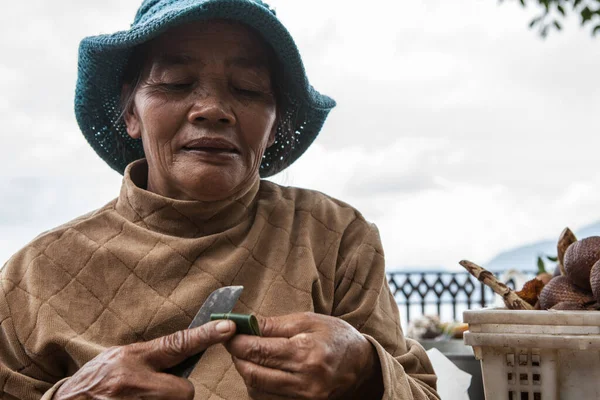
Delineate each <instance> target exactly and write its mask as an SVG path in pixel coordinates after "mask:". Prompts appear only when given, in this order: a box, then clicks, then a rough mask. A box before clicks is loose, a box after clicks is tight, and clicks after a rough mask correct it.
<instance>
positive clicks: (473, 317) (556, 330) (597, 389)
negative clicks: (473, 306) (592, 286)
mask: <svg viewBox="0 0 600 400" xmlns="http://www.w3.org/2000/svg"><path fill="white" fill-rule="evenodd" d="M463 319H464V322H466V323H468V324H469V330H468V331H467V332H465V335H464V338H465V344H467V345H469V346H473V351H474V353H475V357H476V358H477V359H478V360H481V370H482V375H483V386H484V391H485V398H486V400H580V399H581V400H595V399H600V311H521V310H506V309H483V310H469V311H465V312H464V314H463Z"/></svg>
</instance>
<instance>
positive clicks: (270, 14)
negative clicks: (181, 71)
mask: <svg viewBox="0 0 600 400" xmlns="http://www.w3.org/2000/svg"><path fill="white" fill-rule="evenodd" d="M209 19H227V20H233V21H237V22H240V23H243V24H245V25H247V26H249V27H251V28H253V29H254V30H255V31H257V32H258V33H259V34H260V35H261V36H262V37H263V39H264V40H265V42H266V43H268V44H269V45H270V46H271V47H272V49H273V51H274V53H275V55H276V57H277V58H278V62H279V64H280V65H281V69H282V75H283V77H282V82H281V83H282V91H283V93H282V97H283V98H284V99H285V101H284V102H283V103H284V104H285V105H284V109H283V110H282V112H280V113H279V114H280V116H281V118H280V119H279V120H278V127H277V135H276V139H275V143H274V144H273V145H272V146H271V147H269V148H267V150H266V151H265V154H264V157H263V160H262V163H261V165H260V175H261V176H262V177H268V176H271V175H274V174H276V173H278V172H280V171H281V170H283V169H285V168H287V167H288V166H289V165H291V164H292V163H293V162H294V161H296V160H297V159H298V157H300V156H301V155H302V154H303V153H304V152H305V151H306V149H307V148H308V147H309V146H310V144H311V143H312V142H313V141H314V140H315V138H316V137H317V135H318V134H319V131H320V130H321V127H322V126H323V123H324V122H325V119H326V118H327V115H328V114H329V111H330V110H331V109H332V108H333V107H335V101H334V100H333V99H331V98H329V97H327V96H325V95H322V94H320V93H319V92H317V91H316V90H315V89H314V88H313V87H312V86H311V85H310V84H309V82H308V78H307V77H306V73H305V70H304V65H303V63H302V59H301V57H300V53H299V52H298V48H297V47H296V44H295V43H294V40H293V39H292V37H291V35H290V34H289V32H288V31H287V29H286V28H285V27H284V26H283V25H282V23H281V22H280V21H279V19H278V18H277V16H276V14H275V11H274V10H272V9H271V8H270V7H269V6H268V5H267V4H265V3H264V2H262V1H261V0H145V1H144V2H143V3H142V5H141V7H140V8H139V10H138V12H137V15H136V17H135V20H134V22H133V24H132V25H131V28H130V29H129V30H128V31H121V32H117V33H114V34H111V35H100V36H92V37H87V38H85V39H83V40H82V41H81V44H80V46H79V69H78V79H77V87H76V90H75V116H76V118H77V122H78V124H79V127H80V129H81V131H82V132H83V135H84V136H85V138H86V139H87V141H88V142H89V144H90V145H91V146H92V147H93V149H94V150H95V151H96V153H98V155H99V156H100V157H101V158H102V159H103V160H104V161H106V163H108V165H110V166H111V167H112V168H113V169H114V170H116V171H118V172H119V173H121V174H122V173H123V171H124V170H125V167H126V166H127V165H128V164H129V163H130V162H132V161H134V160H137V159H140V158H143V157H144V149H143V147H142V142H141V140H140V139H132V138H131V137H130V136H129V135H128V134H127V131H126V128H125V123H124V121H123V119H122V118H121V89H122V86H123V79H124V74H125V72H126V68H127V65H128V62H129V60H130V57H131V56H132V54H133V52H134V49H135V48H136V47H137V46H139V45H141V44H143V43H145V42H148V41H149V40H151V39H153V38H155V37H157V36H159V35H160V34H161V33H163V32H165V31H166V30H168V29H170V28H173V27H175V26H177V25H181V24H184V23H187V22H191V21H203V20H209Z"/></svg>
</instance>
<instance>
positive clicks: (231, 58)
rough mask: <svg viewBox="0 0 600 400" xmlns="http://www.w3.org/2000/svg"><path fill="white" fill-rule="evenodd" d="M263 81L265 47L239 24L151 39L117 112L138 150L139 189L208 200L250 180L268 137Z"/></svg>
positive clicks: (197, 26) (267, 94)
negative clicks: (142, 183) (127, 99)
mask: <svg viewBox="0 0 600 400" xmlns="http://www.w3.org/2000/svg"><path fill="white" fill-rule="evenodd" d="M271 75H272V74H271V71H270V67H269V56H268V51H267V47H266V45H265V44H264V43H263V42H262V40H261V39H260V38H259V37H258V36H257V34H255V33H254V32H253V31H251V30H250V29H248V28H246V27H245V26H243V25H241V24H236V23H232V22H226V21H211V22H203V23H193V24H188V25H184V26H181V27H177V28H175V29H172V30H170V31H169V32H167V33H166V34H163V35H162V36H160V37H159V38H157V39H156V40H154V41H153V42H152V43H151V44H150V45H149V50H148V56H147V58H146V61H145V66H144V67H143V71H142V76H141V82H140V84H139V85H138V87H137V89H136V91H135V93H134V95H133V102H132V104H131V106H130V107H128V109H127V110H126V111H125V123H126V125H127V132H128V133H129V135H130V136H131V137H133V138H142V142H143V145H144V151H145V153H146V158H147V160H148V187H147V189H148V190H150V191H152V192H155V193H158V194H160V195H163V196H166V197H171V198H176V199H181V200H204V201H211V200H219V199H224V198H227V197H228V196H230V195H232V194H234V193H236V191H237V190H238V189H240V188H242V187H244V186H245V185H246V184H248V183H249V181H251V180H252V181H253V180H254V179H256V177H257V176H258V168H259V166H260V163H261V160H262V156H263V153H264V151H265V149H266V148H267V147H268V146H270V145H271V144H272V143H273V142H274V138H275V129H276V128H275V119H276V118H275V116H276V102H275V95H274V93H273V86H272V82H271Z"/></svg>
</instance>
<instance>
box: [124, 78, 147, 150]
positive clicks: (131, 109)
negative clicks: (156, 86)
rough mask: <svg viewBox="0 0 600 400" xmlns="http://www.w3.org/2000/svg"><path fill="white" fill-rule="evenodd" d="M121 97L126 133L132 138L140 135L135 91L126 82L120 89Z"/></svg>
mask: <svg viewBox="0 0 600 400" xmlns="http://www.w3.org/2000/svg"><path fill="white" fill-rule="evenodd" d="M121 99H122V104H123V121H125V127H126V128H127V134H128V135H129V136H131V137H132V138H133V139H139V138H141V137H142V130H141V126H140V119H139V116H138V115H137V112H136V110H135V93H134V92H133V88H132V87H131V85H130V84H128V83H126V84H124V85H123V88H122V89H121Z"/></svg>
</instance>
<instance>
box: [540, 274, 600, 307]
mask: <svg viewBox="0 0 600 400" xmlns="http://www.w3.org/2000/svg"><path fill="white" fill-rule="evenodd" d="M565 301H568V302H574V303H578V304H582V305H587V304H590V303H593V302H594V296H593V295H592V293H591V291H590V292H588V291H585V290H582V289H581V288H579V287H577V286H575V285H573V283H571V281H570V280H569V278H567V277H566V276H557V277H556V278H553V279H552V280H551V281H550V282H548V284H547V285H546V286H544V288H543V289H542V292H541V293H540V307H541V309H542V310H548V309H550V308H552V307H554V306H555V305H557V304H558V303H561V302H565Z"/></svg>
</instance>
